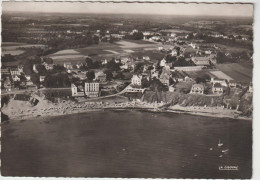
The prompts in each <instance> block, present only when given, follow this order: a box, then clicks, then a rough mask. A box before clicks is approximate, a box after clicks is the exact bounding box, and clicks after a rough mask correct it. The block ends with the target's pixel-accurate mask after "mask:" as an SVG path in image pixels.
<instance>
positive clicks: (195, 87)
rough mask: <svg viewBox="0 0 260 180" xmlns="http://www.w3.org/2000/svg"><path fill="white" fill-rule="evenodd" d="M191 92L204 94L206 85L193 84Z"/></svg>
mask: <svg viewBox="0 0 260 180" xmlns="http://www.w3.org/2000/svg"><path fill="white" fill-rule="evenodd" d="M190 93H191V94H204V86H203V85H202V84H193V85H192V87H191V91H190Z"/></svg>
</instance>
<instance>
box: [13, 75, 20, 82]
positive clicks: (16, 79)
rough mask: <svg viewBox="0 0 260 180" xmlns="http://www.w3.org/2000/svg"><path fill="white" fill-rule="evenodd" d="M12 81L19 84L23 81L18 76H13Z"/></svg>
mask: <svg viewBox="0 0 260 180" xmlns="http://www.w3.org/2000/svg"><path fill="white" fill-rule="evenodd" d="M12 79H13V81H14V82H19V81H20V80H21V79H20V77H19V76H18V75H16V74H14V75H12Z"/></svg>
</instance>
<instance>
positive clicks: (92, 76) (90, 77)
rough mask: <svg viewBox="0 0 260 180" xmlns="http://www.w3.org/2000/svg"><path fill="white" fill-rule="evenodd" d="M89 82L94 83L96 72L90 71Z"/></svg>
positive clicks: (88, 74)
mask: <svg viewBox="0 0 260 180" xmlns="http://www.w3.org/2000/svg"><path fill="white" fill-rule="evenodd" d="M86 76H87V78H88V80H90V81H92V80H93V79H94V78H95V73H94V71H88V72H87V74H86Z"/></svg>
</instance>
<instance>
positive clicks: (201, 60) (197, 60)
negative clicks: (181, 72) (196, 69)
mask: <svg viewBox="0 0 260 180" xmlns="http://www.w3.org/2000/svg"><path fill="white" fill-rule="evenodd" d="M191 60H192V61H193V62H194V64H196V65H198V66H208V65H210V58H209V57H204V56H200V57H192V58H191Z"/></svg>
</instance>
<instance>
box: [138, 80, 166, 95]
mask: <svg viewBox="0 0 260 180" xmlns="http://www.w3.org/2000/svg"><path fill="white" fill-rule="evenodd" d="M141 87H142V88H149V90H150V91H154V92H158V91H168V87H167V86H166V85H164V84H162V83H161V81H160V80H159V79H152V80H150V81H148V80H147V79H143V80H142V84H141Z"/></svg>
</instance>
